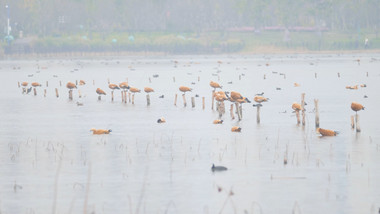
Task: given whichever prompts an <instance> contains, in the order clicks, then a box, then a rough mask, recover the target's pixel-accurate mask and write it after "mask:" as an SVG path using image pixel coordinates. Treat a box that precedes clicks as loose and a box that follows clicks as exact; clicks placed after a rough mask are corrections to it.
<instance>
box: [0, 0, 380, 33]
mask: <svg viewBox="0 0 380 214" xmlns="http://www.w3.org/2000/svg"><path fill="white" fill-rule="evenodd" d="M0 5H1V6H2V11H3V12H1V13H0V14H1V15H0V23H1V25H2V26H3V28H4V32H5V31H6V30H5V28H6V26H5V24H6V19H7V11H6V8H5V5H9V10H10V11H9V15H10V19H11V27H12V31H13V32H17V31H19V30H22V31H23V32H24V33H26V34H36V35H49V34H57V33H69V32H80V31H82V30H90V31H105V32H118V31H191V32H202V31H224V30H228V29H231V28H236V27H247V26H249V27H253V28H255V29H257V30H259V29H261V28H264V27H269V26H272V27H274V26H283V27H294V26H301V27H317V28H328V29H330V30H333V31H335V30H337V31H345V30H349V31H353V30H359V29H371V30H376V31H377V29H378V28H379V23H380V16H379V12H380V2H379V1H378V0H353V1H347V0H334V1H333V0H313V1H309V0H307V1H306V0H300V1H292V0H268V1H258V0H181V1H177V0H128V1H126V0H109V1H104V0H12V1H4V0H1V1H0Z"/></svg>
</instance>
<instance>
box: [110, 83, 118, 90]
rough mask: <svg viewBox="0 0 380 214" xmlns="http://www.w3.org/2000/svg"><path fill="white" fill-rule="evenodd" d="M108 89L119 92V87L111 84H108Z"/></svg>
mask: <svg viewBox="0 0 380 214" xmlns="http://www.w3.org/2000/svg"><path fill="white" fill-rule="evenodd" d="M108 87H109V88H110V89H112V91H113V90H115V89H118V90H120V88H119V86H118V85H116V84H113V83H110V84H108Z"/></svg>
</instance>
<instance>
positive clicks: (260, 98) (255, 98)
mask: <svg viewBox="0 0 380 214" xmlns="http://www.w3.org/2000/svg"><path fill="white" fill-rule="evenodd" d="M253 100H254V101H255V102H257V103H262V102H268V100H269V98H266V97H263V96H255V97H254V98H253Z"/></svg>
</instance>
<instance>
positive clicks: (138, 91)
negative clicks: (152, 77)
mask: <svg viewBox="0 0 380 214" xmlns="http://www.w3.org/2000/svg"><path fill="white" fill-rule="evenodd" d="M129 91H130V92H132V93H140V91H141V90H140V89H138V88H134V87H130V88H129Z"/></svg>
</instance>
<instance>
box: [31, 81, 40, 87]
mask: <svg viewBox="0 0 380 214" xmlns="http://www.w3.org/2000/svg"><path fill="white" fill-rule="evenodd" d="M32 86H33V87H39V86H41V84H40V83H38V82H32Z"/></svg>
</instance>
